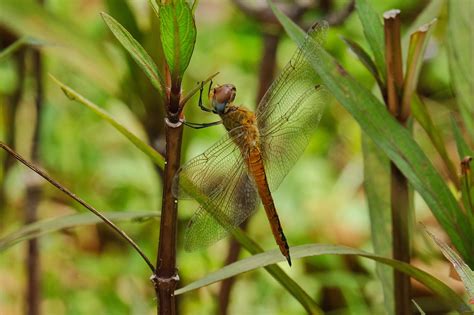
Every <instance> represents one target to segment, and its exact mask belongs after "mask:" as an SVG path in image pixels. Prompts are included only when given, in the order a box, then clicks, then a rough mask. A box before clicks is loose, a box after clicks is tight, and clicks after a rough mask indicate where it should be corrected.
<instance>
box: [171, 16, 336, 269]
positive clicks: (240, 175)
mask: <svg viewBox="0 0 474 315" xmlns="http://www.w3.org/2000/svg"><path fill="white" fill-rule="evenodd" d="M326 28H327V26H326V24H324V23H319V24H316V26H313V27H312V29H311V30H310V32H308V34H307V35H306V39H305V41H304V44H303V45H301V46H300V47H299V48H298V49H297V51H296V52H295V54H294V55H293V57H292V58H291V59H290V61H289V62H288V64H287V65H286V66H285V67H284V68H283V70H282V72H281V73H280V74H279V76H278V77H277V79H276V80H275V81H274V82H273V83H272V84H271V86H270V88H269V89H268V91H267V92H266V93H265V95H264V97H263V98H262V99H261V101H260V103H259V104H258V106H257V109H256V110H255V112H253V111H251V110H249V109H247V108H245V107H243V106H237V105H235V104H234V101H235V97H236V87H235V86H234V85H232V84H224V85H220V86H217V87H215V88H212V82H211V84H210V85H209V91H208V98H209V101H210V103H211V106H205V105H204V104H203V101H202V94H203V86H202V85H201V91H200V98H199V107H200V108H201V109H202V110H204V111H206V112H211V113H214V114H217V115H219V116H220V120H219V121H216V122H212V123H207V124H196V123H190V122H189V123H187V125H188V126H190V127H193V128H204V127H209V126H213V125H218V124H223V125H224V127H225V129H226V131H227V132H226V134H225V136H223V138H222V139H220V140H219V141H218V142H217V143H215V144H214V145H212V146H211V147H210V148H209V149H207V150H206V151H205V152H204V153H202V154H201V155H198V156H196V157H194V158H192V159H191V160H190V161H188V162H187V163H186V164H184V165H183V166H182V167H181V168H180V169H179V170H178V173H177V175H176V177H175V184H174V187H173V191H174V194H175V196H176V197H177V198H183V197H184V196H191V197H193V198H194V199H196V200H197V201H198V202H199V203H200V206H199V208H198V209H197V210H196V212H195V213H194V215H193V216H192V218H191V219H190V221H189V223H188V226H187V228H186V232H185V242H184V243H185V244H184V247H185V249H186V250H188V251H189V250H196V249H200V248H205V247H208V246H210V245H212V244H213V243H215V242H216V241H218V240H220V239H222V238H223V237H225V236H226V235H228V234H229V231H230V230H231V229H232V228H235V227H237V226H239V225H240V224H242V223H243V222H244V221H245V220H246V219H247V218H248V217H249V216H250V215H251V214H252V213H254V212H255V211H256V209H257V208H258V207H259V205H260V203H262V204H263V208H264V209H265V213H266V215H267V218H268V221H269V223H270V227H271V231H272V234H273V236H274V238H275V241H276V243H277V245H278V247H279V249H280V252H281V253H282V254H283V256H284V257H285V258H286V259H287V261H288V264H289V265H290V266H291V257H290V248H289V246H288V242H287V239H286V237H285V234H284V232H283V227H282V224H281V221H280V219H279V216H278V213H277V210H276V206H275V202H274V200H273V196H272V192H274V191H275V190H276V189H277V188H278V187H279V185H280V183H281V182H282V181H283V179H284V178H285V176H286V175H287V174H288V172H289V171H290V169H291V168H292V167H293V166H294V164H295V163H296V162H297V160H298V159H299V157H300V156H301V155H302V153H303V152H304V150H305V148H306V146H307V145H308V142H309V140H310V136H311V135H312V133H313V132H314V131H315V129H316V128H317V125H318V123H319V121H320V119H321V115H322V112H323V109H324V105H325V104H326V103H327V93H326V91H325V89H324V88H323V87H322V86H321V85H319V84H318V77H317V75H316V74H315V72H314V70H313V69H312V67H311V65H310V64H309V63H308V61H307V59H306V57H305V56H306V54H308V53H310V47H311V45H310V43H311V41H316V42H319V43H321V42H322V41H323V38H324V34H325V29H326ZM196 196H198V197H196ZM199 196H200V197H199ZM202 196H204V197H202Z"/></svg>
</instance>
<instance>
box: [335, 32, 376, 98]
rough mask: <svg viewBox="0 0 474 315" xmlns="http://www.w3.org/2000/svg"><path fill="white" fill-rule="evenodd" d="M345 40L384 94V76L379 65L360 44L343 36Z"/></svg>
mask: <svg viewBox="0 0 474 315" xmlns="http://www.w3.org/2000/svg"><path fill="white" fill-rule="evenodd" d="M343 41H344V42H345V43H346V44H347V46H349V48H350V49H351V50H352V52H353V53H354V54H355V55H356V56H357V58H359V60H360V62H362V64H363V65H364V66H365V68H366V69H367V70H368V71H369V72H370V73H371V74H372V76H373V77H374V79H375V81H376V82H377V85H378V87H379V89H380V91H381V93H382V95H385V86H384V84H383V81H382V78H381V77H380V74H379V71H378V69H377V66H376V65H375V63H374V61H373V60H372V58H371V57H370V56H369V54H368V53H367V52H366V51H365V50H364V49H363V48H362V47H361V46H360V45H359V44H357V43H356V42H354V41H353V40H350V39H348V38H343Z"/></svg>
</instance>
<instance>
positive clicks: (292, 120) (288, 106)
mask: <svg viewBox="0 0 474 315" xmlns="http://www.w3.org/2000/svg"><path fill="white" fill-rule="evenodd" d="M326 29H327V23H325V22H322V23H320V24H318V25H317V26H315V27H314V28H312V30H311V31H310V32H309V33H308V34H307V39H306V40H305V42H304V44H303V45H302V46H301V47H299V48H298V50H297V51H296V53H295V54H294V55H293V57H292V58H291V60H290V61H289V62H288V64H287V65H286V66H285V68H284V69H283V71H282V72H281V74H280V75H279V76H278V78H277V79H276V80H275V81H274V82H273V84H272V85H271V86H270V88H269V90H268V91H267V93H266V94H265V96H264V97H263V98H262V101H261V102H260V104H259V105H258V108H257V111H256V116H257V124H258V127H259V130H260V135H261V147H262V154H263V158H264V165H265V170H266V173H267V178H268V181H269V184H270V188H271V190H275V189H277V188H278V186H279V185H280V183H281V181H282V180H283V178H284V177H285V176H286V175H287V173H288V172H289V170H290V169H291V167H293V165H294V164H295V163H296V161H297V160H298V158H299V157H300V156H301V154H302V153H303V151H304V150H305V148H306V146H307V144H308V141H309V138H310V135H311V134H312V133H313V132H314V130H315V129H316V127H317V125H318V123H319V120H320V118H321V114H322V112H323V109H324V104H325V102H326V95H327V93H325V91H324V89H323V88H322V87H320V86H319V85H318V82H319V78H318V76H317V74H316V73H315V72H314V70H313V69H312V67H311V65H310V64H309V63H308V62H307V60H306V58H305V55H306V54H309V53H310V52H309V51H308V50H309V47H311V45H309V40H315V41H317V42H320V43H322V42H323V40H324V38H325V33H326Z"/></svg>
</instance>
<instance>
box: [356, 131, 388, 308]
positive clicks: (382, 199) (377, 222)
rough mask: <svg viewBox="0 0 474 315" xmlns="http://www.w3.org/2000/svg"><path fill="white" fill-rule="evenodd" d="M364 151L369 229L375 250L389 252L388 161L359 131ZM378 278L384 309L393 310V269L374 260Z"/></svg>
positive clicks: (381, 252) (380, 252) (384, 254)
mask: <svg viewBox="0 0 474 315" xmlns="http://www.w3.org/2000/svg"><path fill="white" fill-rule="evenodd" d="M362 150H363V155H364V190H365V194H366V198H367V203H368V206H369V216H370V229H371V233H370V235H371V238H372V244H373V246H374V252H375V254H377V255H380V256H385V257H390V256H391V255H392V233H391V232H392V221H391V216H390V178H389V176H390V161H389V159H388V158H387V156H385V155H384V154H383V152H381V151H380V149H379V148H378V147H377V146H376V145H375V144H374V143H373V141H372V140H370V138H369V137H368V136H367V135H365V134H363V135H362ZM376 272H377V276H378V278H379V279H380V282H381V285H382V289H383V295H384V303H385V310H386V311H387V314H394V312H395V304H394V300H393V271H392V269H391V268H390V267H388V266H385V265H383V264H380V263H377V264H376Z"/></svg>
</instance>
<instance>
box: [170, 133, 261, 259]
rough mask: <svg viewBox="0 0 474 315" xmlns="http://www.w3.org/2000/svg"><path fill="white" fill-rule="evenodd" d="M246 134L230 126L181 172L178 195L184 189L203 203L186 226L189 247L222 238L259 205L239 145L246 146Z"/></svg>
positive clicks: (199, 245) (201, 246)
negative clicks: (216, 141)
mask: <svg viewBox="0 0 474 315" xmlns="http://www.w3.org/2000/svg"><path fill="white" fill-rule="evenodd" d="M244 136H245V133H244V131H243V129H242V128H236V129H234V130H231V131H230V132H229V133H228V134H227V135H226V136H224V138H223V139H221V140H220V141H219V142H218V143H216V144H215V145H213V146H212V147H211V148H210V149H208V150H207V151H206V152H204V153H203V154H201V155H199V156H197V157H195V158H193V159H192V160H191V161H189V162H188V163H186V164H185V165H184V166H183V167H182V168H181V169H180V171H179V172H178V175H177V178H178V180H179V182H180V188H179V189H178V195H180V196H181V195H183V192H184V193H185V194H186V195H190V196H192V197H194V198H195V199H196V200H197V201H198V202H199V203H200V207H199V208H198V209H197V211H196V212H195V214H194V215H193V217H192V218H191V220H190V221H189V224H188V227H187V229H186V234H185V249H186V250H195V249H198V248H204V247H207V246H209V245H211V244H213V243H214V242H216V241H218V240H220V239H221V238H223V237H225V236H226V235H227V234H228V230H229V228H230V227H233V226H238V225H240V224H241V223H242V222H243V221H244V220H245V219H246V218H247V217H248V216H250V214H252V213H253V212H254V211H255V209H256V208H257V206H258V195H257V190H256V188H255V183H254V181H253V179H252V178H251V177H250V176H249V175H248V173H247V167H246V163H245V160H244V157H243V156H242V153H241V151H240V149H239V146H242V147H245V143H244V142H243V141H244V138H245V137H244ZM175 185H176V184H175ZM175 190H176V189H175Z"/></svg>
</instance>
